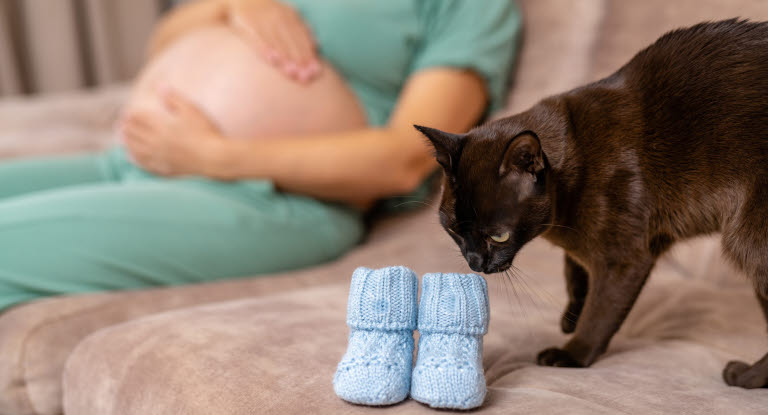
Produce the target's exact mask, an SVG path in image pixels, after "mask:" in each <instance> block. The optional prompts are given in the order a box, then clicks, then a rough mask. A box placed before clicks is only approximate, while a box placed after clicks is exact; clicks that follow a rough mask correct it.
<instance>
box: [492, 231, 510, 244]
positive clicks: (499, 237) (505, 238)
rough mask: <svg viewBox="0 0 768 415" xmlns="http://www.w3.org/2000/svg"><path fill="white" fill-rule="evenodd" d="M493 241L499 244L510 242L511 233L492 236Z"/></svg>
mask: <svg viewBox="0 0 768 415" xmlns="http://www.w3.org/2000/svg"><path fill="white" fill-rule="evenodd" d="M491 239H492V240H493V241H494V242H498V243H504V242H507V241H508V240H509V232H508V231H507V232H504V233H502V234H501V235H491Z"/></svg>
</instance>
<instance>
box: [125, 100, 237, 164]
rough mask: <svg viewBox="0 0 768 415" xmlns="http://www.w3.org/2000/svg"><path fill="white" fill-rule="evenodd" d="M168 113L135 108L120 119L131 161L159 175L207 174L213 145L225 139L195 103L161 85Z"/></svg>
mask: <svg viewBox="0 0 768 415" xmlns="http://www.w3.org/2000/svg"><path fill="white" fill-rule="evenodd" d="M158 93H159V94H160V95H161V98H162V100H163V103H164V104H165V106H166V108H167V110H168V111H167V113H157V112H149V111H144V112H141V111H140V112H134V113H129V114H126V115H125V117H124V118H123V120H122V125H121V131H122V136H123V141H124V143H125V146H126V148H127V150H128V153H129V155H130V157H131V158H132V160H133V161H134V163H136V164H138V165H139V166H141V167H142V168H144V169H145V170H148V171H150V172H152V173H155V174H159V175H162V176H181V175H197V176H209V175H210V172H209V171H208V170H209V169H208V167H209V166H210V158H211V155H212V154H213V151H214V148H215V147H216V146H217V145H219V144H221V142H222V141H223V140H224V138H223V137H222V135H221V134H220V132H219V130H218V128H217V127H216V126H215V125H214V124H213V123H212V122H211V121H210V119H209V118H208V117H207V116H206V115H205V114H204V113H203V112H202V111H201V110H200V109H199V108H197V107H196V106H195V105H194V104H192V103H190V102H189V101H187V100H186V99H184V98H183V97H181V96H180V95H179V94H178V93H176V92H175V91H172V90H170V89H168V88H160V89H159V91H158Z"/></svg>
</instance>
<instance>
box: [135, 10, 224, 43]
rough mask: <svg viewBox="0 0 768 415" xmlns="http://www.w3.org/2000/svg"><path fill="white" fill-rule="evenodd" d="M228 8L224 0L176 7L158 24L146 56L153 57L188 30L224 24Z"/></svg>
mask: <svg viewBox="0 0 768 415" xmlns="http://www.w3.org/2000/svg"><path fill="white" fill-rule="evenodd" d="M228 7H229V6H228V3H227V1H226V0H196V1H193V2H190V3H188V4H184V5H182V6H179V7H177V8H176V9H174V10H173V11H172V12H171V13H169V14H168V15H167V16H165V17H164V18H163V19H162V20H160V22H159V23H158V25H157V28H156V29H155V31H154V32H153V33H152V37H151V39H150V41H149V47H148V51H147V52H148V55H149V56H150V57H152V56H155V55H156V54H157V53H158V52H160V51H161V50H163V49H164V48H165V47H166V46H168V45H169V44H171V43H172V42H173V41H174V40H175V39H176V38H178V37H179V35H181V34H182V33H185V32H187V31H188V30H189V29H192V28H195V27H202V26H207V25H212V24H220V23H224V22H225V21H226V19H227V12H228Z"/></svg>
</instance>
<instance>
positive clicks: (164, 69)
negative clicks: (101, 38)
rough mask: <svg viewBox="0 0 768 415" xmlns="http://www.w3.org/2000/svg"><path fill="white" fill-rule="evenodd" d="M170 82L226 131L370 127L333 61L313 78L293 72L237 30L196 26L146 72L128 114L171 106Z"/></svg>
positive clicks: (256, 134) (262, 133)
mask: <svg viewBox="0 0 768 415" xmlns="http://www.w3.org/2000/svg"><path fill="white" fill-rule="evenodd" d="M163 86H165V87H168V88H171V89H173V90H174V91H176V92H177V93H178V94H180V95H182V96H183V97H184V98H186V99H187V100H189V101H190V102H191V103H193V104H195V105H196V106H197V107H198V108H199V109H200V110H201V111H203V112H204V113H205V114H206V115H207V116H208V117H209V118H210V120H211V122H212V123H213V124H214V125H216V126H217V127H218V129H219V130H220V131H221V133H222V135H224V136H226V137H240V138H244V137H247V138H249V139H260V138H273V137H285V136H289V135H294V134H311V133H330V132H338V131H347V130H353V129H358V128H363V127H365V126H366V117H365V113H364V111H363V109H362V107H361V105H360V104H359V103H358V100H357V97H356V96H355V94H354V92H353V91H352V90H351V89H350V88H349V87H348V86H347V85H346V82H345V81H344V80H343V79H342V78H341V76H339V75H338V73H337V72H336V70H335V69H334V68H333V67H332V66H331V65H330V64H328V63H327V62H322V70H321V71H320V72H319V74H318V75H317V76H316V77H314V78H313V79H312V80H311V81H309V82H297V81H296V80H294V79H291V78H289V77H286V76H285V75H284V74H283V73H281V72H280V71H279V70H278V69H277V68H276V67H275V66H273V65H270V64H269V63H267V62H265V60H264V59H263V58H262V57H261V56H258V54H257V53H256V50H255V49H254V48H253V47H252V46H251V45H249V44H247V43H246V40H245V39H244V38H243V37H242V36H241V35H240V34H238V33H236V32H235V30H233V29H232V28H230V27H228V26H225V25H217V26H207V27H201V28H197V29H195V30H193V31H190V32H188V33H186V34H184V35H182V36H181V37H179V38H178V39H176V40H175V41H174V42H173V43H172V44H171V45H169V46H168V47H167V48H165V49H164V50H163V51H161V52H160V53H159V54H157V55H156V56H155V57H153V58H152V59H151V61H150V62H149V63H148V64H147V65H146V66H145V68H144V69H143V70H142V71H141V74H140V75H139V77H138V79H137V81H136V83H135V86H134V88H133V91H132V92H131V96H130V99H129V101H128V104H127V105H126V108H125V112H126V113H130V112H138V111H153V112H161V113H164V112H167V111H168V109H167V107H166V106H165V105H164V104H163V101H162V98H161V97H160V95H159V94H158V88H162V87H163Z"/></svg>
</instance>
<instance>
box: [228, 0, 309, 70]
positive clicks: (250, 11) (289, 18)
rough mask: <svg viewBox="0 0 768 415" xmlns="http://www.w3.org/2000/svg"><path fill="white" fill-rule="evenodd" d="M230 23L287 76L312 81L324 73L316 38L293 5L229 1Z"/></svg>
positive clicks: (274, 0)
mask: <svg viewBox="0 0 768 415" xmlns="http://www.w3.org/2000/svg"><path fill="white" fill-rule="evenodd" d="M227 2H228V19H229V24H230V26H232V28H234V29H235V30H237V31H238V32H240V33H241V34H242V36H244V37H245V38H246V39H247V40H248V41H250V42H251V43H253V45H254V46H255V47H256V50H257V52H258V53H259V54H260V55H261V56H262V57H263V58H264V59H266V60H267V61H268V62H269V63H271V64H272V65H274V66H276V67H277V68H278V69H279V70H280V71H282V72H283V73H284V74H285V75H286V76H288V77H290V78H292V79H295V80H297V81H300V82H309V81H311V80H312V79H313V78H314V77H316V76H317V75H318V74H319V73H320V69H321V66H320V62H319V61H318V58H317V49H316V46H315V40H314V37H313V36H312V33H311V31H310V29H309V27H308V26H307V24H306V23H304V21H303V20H302V19H301V16H299V14H298V13H297V12H296V10H294V9H293V8H292V7H290V6H288V5H286V4H283V3H281V2H279V1H277V0H227Z"/></svg>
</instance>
